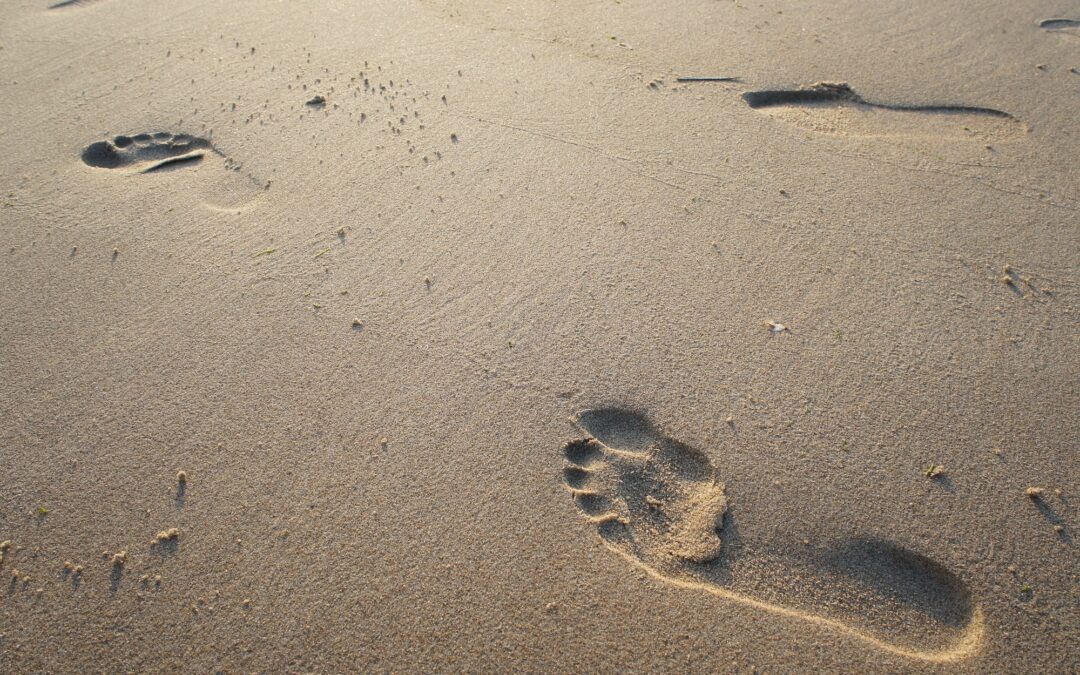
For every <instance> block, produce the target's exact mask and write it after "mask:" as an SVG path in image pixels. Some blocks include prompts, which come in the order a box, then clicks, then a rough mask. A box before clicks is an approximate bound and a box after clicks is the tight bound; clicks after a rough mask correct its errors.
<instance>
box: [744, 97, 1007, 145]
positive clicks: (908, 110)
mask: <svg viewBox="0 0 1080 675" xmlns="http://www.w3.org/2000/svg"><path fill="white" fill-rule="evenodd" d="M743 100H745V101H746V103H747V104H748V105H749V106H750V107H751V108H754V109H756V110H761V111H762V112H765V113H767V114H769V115H771V116H773V117H775V118H777V119H780V120H783V121H785V122H788V123H790V124H795V125H797V126H800V127H804V128H806V129H810V130H812V131H816V132H819V133H830V134H844V135H850V136H891V137H907V138H913V139H917V138H919V137H924V138H926V137H928V138H931V139H933V140H935V141H936V140H941V139H949V138H951V139H968V140H976V141H979V142H981V143H990V142H995V141H1001V140H1005V139H1009V138H1013V137H1016V136H1019V135H1021V134H1022V133H1024V131H1025V127H1024V125H1023V124H1022V123H1021V122H1020V121H1019V120H1017V119H1016V118H1015V117H1013V116H1012V115H1010V114H1009V113H1007V112H1004V111H1002V110H996V109H994V108H982V107H978V106H967V105H908V104H891V103H876V102H871V101H867V100H866V99H864V98H863V97H861V96H859V94H857V93H856V92H855V90H853V89H852V88H851V87H850V86H848V85H847V84H843V83H829V82H818V83H816V84H813V85H810V86H808V87H801V88H796V89H776V90H765V91H751V92H747V93H745V94H743Z"/></svg>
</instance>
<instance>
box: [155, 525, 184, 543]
mask: <svg viewBox="0 0 1080 675" xmlns="http://www.w3.org/2000/svg"><path fill="white" fill-rule="evenodd" d="M179 538H180V528H178V527H170V528H169V529H167V530H162V531H161V532H158V533H157V536H155V537H154V541H153V542H152V543H151V546H153V545H154V544H160V543H163V542H166V541H175V540H177V539H179Z"/></svg>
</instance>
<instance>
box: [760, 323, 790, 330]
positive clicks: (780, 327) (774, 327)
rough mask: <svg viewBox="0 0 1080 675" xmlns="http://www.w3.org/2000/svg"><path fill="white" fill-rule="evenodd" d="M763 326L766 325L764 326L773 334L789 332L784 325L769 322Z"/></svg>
mask: <svg viewBox="0 0 1080 675" xmlns="http://www.w3.org/2000/svg"><path fill="white" fill-rule="evenodd" d="M765 325H766V326H767V327H768V329H769V330H770V331H772V332H773V333H788V332H790V331H789V330H788V327H787V326H785V325H784V324H782V323H777V322H776V321H769V322H767V323H766V324H765Z"/></svg>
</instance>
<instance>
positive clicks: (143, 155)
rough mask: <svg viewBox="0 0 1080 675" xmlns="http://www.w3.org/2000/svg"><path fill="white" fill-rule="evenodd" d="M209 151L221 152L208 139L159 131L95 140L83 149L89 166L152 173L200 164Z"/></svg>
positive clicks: (83, 157)
mask: <svg viewBox="0 0 1080 675" xmlns="http://www.w3.org/2000/svg"><path fill="white" fill-rule="evenodd" d="M207 152H214V153H216V154H218V155H221V153H220V152H218V151H217V150H216V149H215V148H214V146H213V145H211V144H210V141H208V140H206V139H205V138H197V137H195V136H188V135H187V134H176V135H174V134H170V133H169V132H167V131H159V132H156V133H153V134H137V135H135V136H117V137H115V138H113V139H112V140H111V141H96V142H94V143H91V144H90V145H88V146H86V147H85V148H83V151H82V161H83V163H85V164H86V165H87V166H92V167H96V168H99V169H122V170H125V171H128V172H131V173H150V172H152V171H159V170H161V169H164V168H173V167H177V166H181V165H184V164H197V163H198V162H201V161H202V159H203V156H204V155H205V154H206V153H207ZM221 156H222V157H224V155H221Z"/></svg>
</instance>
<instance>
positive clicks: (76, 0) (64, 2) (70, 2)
mask: <svg viewBox="0 0 1080 675" xmlns="http://www.w3.org/2000/svg"><path fill="white" fill-rule="evenodd" d="M97 2H98V0H58V1H57V2H54V3H52V4H51V5H49V9H63V8H64V7H82V6H83V5H93V4H96V3H97Z"/></svg>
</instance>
